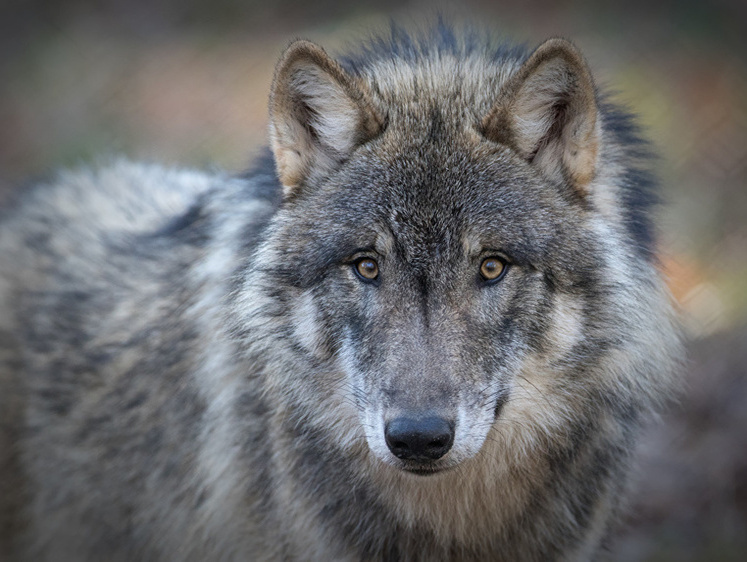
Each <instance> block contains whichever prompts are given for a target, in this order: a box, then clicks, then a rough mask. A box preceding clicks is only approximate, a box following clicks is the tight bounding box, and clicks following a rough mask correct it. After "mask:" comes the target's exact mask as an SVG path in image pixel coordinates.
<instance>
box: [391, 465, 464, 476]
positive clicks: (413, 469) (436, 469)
mask: <svg viewBox="0 0 747 562" xmlns="http://www.w3.org/2000/svg"><path fill="white" fill-rule="evenodd" d="M452 468H454V467H453V466H442V465H441V466H424V465H406V466H401V467H400V469H401V470H402V471H403V472H407V473H409V474H414V475H416V476H433V475H434V474H442V473H444V472H448V471H449V470H451V469H452Z"/></svg>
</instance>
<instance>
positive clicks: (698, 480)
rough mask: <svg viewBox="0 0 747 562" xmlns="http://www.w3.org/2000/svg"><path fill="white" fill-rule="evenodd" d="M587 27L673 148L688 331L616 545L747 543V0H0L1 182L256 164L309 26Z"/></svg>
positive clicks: (529, 37) (667, 211)
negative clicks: (676, 377)
mask: <svg viewBox="0 0 747 562" xmlns="http://www.w3.org/2000/svg"><path fill="white" fill-rule="evenodd" d="M439 12H440V13H442V14H443V15H444V16H445V18H446V19H447V20H453V21H456V22H467V23H469V22H472V23H477V24H478V25H480V26H484V27H488V28H490V29H491V30H493V31H494V32H495V34H496V35H498V36H501V37H503V38H506V39H509V40H514V41H517V42H524V43H527V44H529V45H532V46H533V45H536V44H538V43H539V42H541V41H542V40H543V39H545V38H547V37H549V36H555V35H561V36H565V37H568V38H571V39H572V40H574V41H575V42H576V43H577V44H578V45H579V46H580V47H581V48H582V49H583V50H584V52H585V53H586V54H587V57H588V59H589V61H590V63H591V65H592V67H593V68H594V70H595V74H596V77H597V80H598V81H599V82H600V83H601V84H603V85H605V86H606V87H607V88H608V89H611V90H614V91H617V92H618V95H617V99H618V100H619V101H620V102H621V103H623V104H626V105H627V106H629V107H630V108H632V109H633V110H634V111H636V112H637V113H638V114H639V115H640V121H641V123H642V124H643V125H644V126H645V127H646V128H647V130H648V132H649V136H650V138H651V139H652V140H653V142H654V146H655V147H656V150H657V151H658V153H659V160H658V162H657V167H658V170H659V176H660V178H661V181H662V190H663V196H664V200H665V205H664V206H663V207H662V210H661V245H662V249H663V255H664V259H663V267H664V268H665V269H666V272H667V274H668V276H669V279H670V284H671V288H672V291H673V293H674V295H675V296H676V298H677V300H678V301H679V303H680V306H681V307H682V310H683V316H684V319H685V327H686V331H687V334H688V337H689V344H688V353H689V356H688V358H687V362H686V368H685V369H684V371H683V373H682V379H681V391H682V392H681V397H680V399H679V402H678V404H677V405H676V406H674V407H673V408H671V409H670V410H669V411H668V412H667V413H666V414H665V415H664V416H663V419H662V423H661V424H660V425H659V426H658V427H656V428H654V429H652V430H651V431H650V433H649V435H648V437H647V440H646V441H645V443H644V444H643V446H642V448H641V455H640V462H639V467H638V471H637V475H636V482H637V484H636V493H635V494H634V496H633V498H632V500H631V503H632V506H631V514H630V516H629V517H628V519H627V520H626V525H625V528H624V529H623V531H622V534H621V535H620V537H619V539H618V540H617V542H616V543H615V545H614V556H613V559H614V560H621V561H623V560H625V561H627V560H651V561H668V560H671V561H675V560H676V561H691V560H692V561H695V560H697V561H701V560H703V561H705V560H708V561H712V560H716V561H718V560H724V561H730V560H733V561H735V562H736V561H744V560H747V376H745V370H746V369H747V221H746V220H745V215H746V214H747V2H744V0H716V1H713V2H695V1H688V0H679V1H674V0H673V1H670V2H659V1H646V2H640V1H627V2H618V3H605V2H601V1H593V0H589V1H582V0H579V1H570V0H558V1H556V2H547V3H537V2H531V1H518V0H503V1H496V0H493V1H487V0H485V1H481V0H472V1H468V2H461V3H458V4H456V3H440V4H434V3H433V2H425V1H422V0H421V1H412V0H380V1H374V0H367V1H362V2H349V1H348V2H346V1H340V0H316V1H313V0H306V1H302V0H295V1H294V0H270V1H258V0H211V1H210V2H207V1H201V2H198V1H196V0H150V1H147V2H145V1H137V0H100V1H96V2H94V1H85V0H56V1H53V0H2V1H0V201H2V198H3V197H4V196H5V195H6V194H7V193H8V192H9V191H10V189H12V188H17V187H18V186H22V185H24V184H25V183H27V182H29V181H32V180H33V179H34V178H39V177H44V176H46V175H48V174H49V173H50V172H51V171H52V170H54V169H55V168H58V167H60V166H71V165H79V164H82V163H90V162H92V161H95V160H96V159H101V157H102V156H104V157H105V156H107V155H111V154H126V155H129V156H130V157H132V158H137V159H145V160H152V161H161V162H167V163H171V164H174V165H188V166H198V167H220V168H224V169H228V170H234V171H240V170H242V169H243V168H245V167H246V166H247V165H248V164H249V162H250V161H251V158H252V155H253V154H255V153H256V152H257V150H258V149H259V147H261V146H262V145H263V143H264V142H265V129H266V124H267V119H266V99H267V93H268V88H269V84H270V78H271V75H272V69H273V65H274V62H275V60H276V59H277V57H278V55H279V54H280V52H281V51H282V49H283V47H284V46H285V45H286V44H287V43H288V42H289V41H290V40H291V39H293V38H295V37H305V38H309V39H312V40H315V41H317V42H320V43H322V44H323V45H324V46H326V47H327V48H328V50H330V51H332V52H341V51H344V49H345V47H346V45H355V43H356V41H357V40H359V39H360V37H361V36H363V35H368V34H369V33H370V32H371V31H372V30H373V31H376V30H384V31H385V30H386V29H387V27H388V25H389V21H394V22H396V23H399V24H402V25H405V26H424V25H425V26H427V25H428V24H429V23H432V22H433V21H434V20H435V15H436V14H437V13H439Z"/></svg>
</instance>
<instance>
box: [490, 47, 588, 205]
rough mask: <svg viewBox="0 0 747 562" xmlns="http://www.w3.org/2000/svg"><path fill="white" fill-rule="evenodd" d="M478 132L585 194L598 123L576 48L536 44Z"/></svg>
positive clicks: (506, 85)
mask: <svg viewBox="0 0 747 562" xmlns="http://www.w3.org/2000/svg"><path fill="white" fill-rule="evenodd" d="M482 128H483V131H482V132H483V134H484V135H485V136H486V137H487V138H488V139H490V140H493V141H495V142H499V143H501V144H505V145H507V146H510V147H511V148H512V149H514V150H515V151H516V152H518V153H519V155H521V156H522V157H523V158H525V159H526V160H527V161H529V162H532V163H534V164H535V165H536V166H537V167H539V168H540V169H541V170H542V171H543V172H544V173H545V174H547V175H549V176H551V177H554V178H557V179H561V180H566V181H568V182H570V183H571V185H573V186H574V188H575V189H576V190H577V191H578V192H579V193H581V194H584V193H585V192H586V189H585V188H586V186H587V185H588V184H589V182H590V181H591V180H592V178H593V177H594V172H595V168H596V160H597V150H598V147H599V125H598V119H597V103H596V97H595V92H594V82H593V80H592V77H591V72H590V71H589V67H588V65H587V64H586V61H585V60H584V58H583V56H582V55H581V53H580V52H579V50H578V49H577V48H576V47H575V46H574V45H573V44H572V43H570V42H568V41H566V40H565V39H549V40H548V41H545V42H544V43H543V44H542V45H540V46H539V47H538V48H537V50H536V51H534V53H532V55H531V56H530V57H529V59H527V61H526V62H525V63H524V64H523V65H522V66H521V67H520V68H519V70H518V71H517V72H516V73H515V74H514V75H513V76H511V77H510V78H509V79H508V81H507V82H506V84H505V85H504V87H503V88H502V90H501V92H500V94H499V97H498V101H497V103H496V104H495V106H493V109H492V110H491V111H490V113H488V115H487V117H486V118H485V119H484V120H483V123H482Z"/></svg>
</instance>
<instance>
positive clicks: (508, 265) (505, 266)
mask: <svg viewBox="0 0 747 562" xmlns="http://www.w3.org/2000/svg"><path fill="white" fill-rule="evenodd" d="M487 260H496V261H499V262H501V264H503V269H502V270H501V272H500V274H499V275H498V277H495V278H494V279H488V278H486V277H485V276H484V275H483V274H482V271H481V270H482V264H484V263H485V262H486V261H487ZM510 268H511V262H510V261H509V260H508V259H507V258H506V257H504V256H501V255H498V254H492V253H491V254H488V255H485V256H483V257H481V258H480V267H479V268H478V273H477V275H478V277H479V279H480V282H481V283H482V284H483V285H495V284H496V283H499V282H500V281H501V280H502V279H503V278H504V277H505V276H506V273H507V272H508V270H509V269H510Z"/></svg>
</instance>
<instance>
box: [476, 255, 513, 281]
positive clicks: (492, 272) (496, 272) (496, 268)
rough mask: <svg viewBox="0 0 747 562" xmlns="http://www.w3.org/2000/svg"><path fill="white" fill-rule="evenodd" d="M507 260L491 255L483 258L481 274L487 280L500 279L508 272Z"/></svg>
mask: <svg viewBox="0 0 747 562" xmlns="http://www.w3.org/2000/svg"><path fill="white" fill-rule="evenodd" d="M506 269H507V267H506V262H504V261H503V260H502V259H500V258H496V257H490V258H485V259H484V260H482V263H481V264H480V275H482V278H483V279H485V281H491V282H495V281H498V280H499V279H500V278H501V277H503V274H504V273H506Z"/></svg>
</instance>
